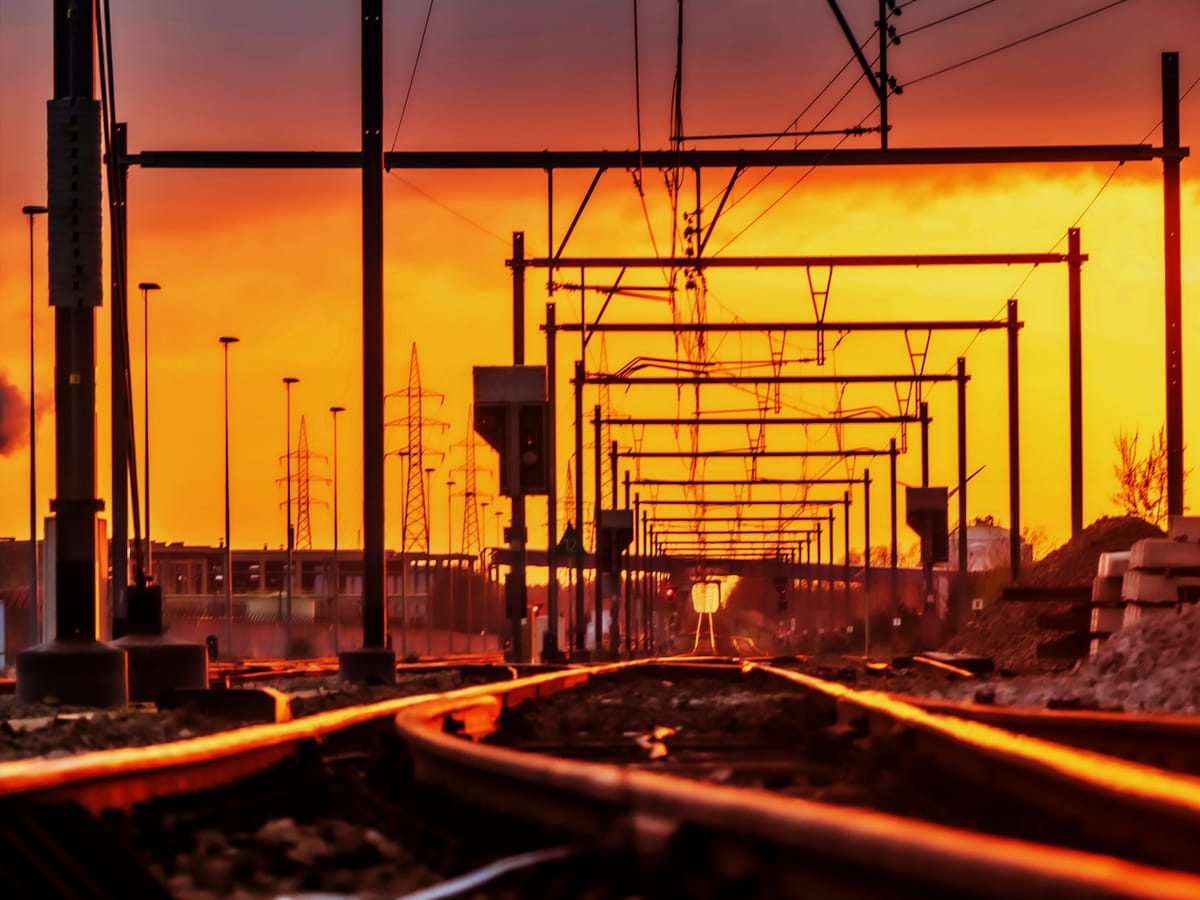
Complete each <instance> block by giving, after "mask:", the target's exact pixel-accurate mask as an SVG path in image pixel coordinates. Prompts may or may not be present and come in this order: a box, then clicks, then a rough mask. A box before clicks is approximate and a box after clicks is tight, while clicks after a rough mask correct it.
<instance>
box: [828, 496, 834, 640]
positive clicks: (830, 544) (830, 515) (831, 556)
mask: <svg viewBox="0 0 1200 900" xmlns="http://www.w3.org/2000/svg"><path fill="white" fill-rule="evenodd" d="M828 582H829V591H828V600H829V617H830V620H831V621H832V619H833V507H830V508H829V578H828Z"/></svg>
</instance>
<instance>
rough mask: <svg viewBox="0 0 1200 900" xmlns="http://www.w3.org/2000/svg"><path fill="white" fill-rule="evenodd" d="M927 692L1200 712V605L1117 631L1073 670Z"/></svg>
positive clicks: (1032, 703) (1007, 701)
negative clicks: (1092, 656)
mask: <svg viewBox="0 0 1200 900" xmlns="http://www.w3.org/2000/svg"><path fill="white" fill-rule="evenodd" d="M913 693H920V694H922V695H924V696H934V697H940V698H944V699H947V700H956V701H976V702H986V703H996V704H997V705H1001V706H1029V707H1058V708H1080V709H1100V710H1112V711H1124V712H1139V713H1177V714H1184V715H1200V604H1188V605H1185V606H1183V607H1182V608H1180V609H1179V610H1178V611H1176V610H1172V611H1170V612H1167V613H1163V614H1162V615H1161V616H1158V617H1152V618H1143V619H1141V620H1139V621H1137V622H1135V623H1134V624H1132V625H1129V626H1128V627H1126V628H1122V629H1120V630H1119V631H1116V632H1114V633H1113V634H1112V636H1111V637H1109V638H1108V640H1106V641H1105V642H1104V643H1103V644H1101V645H1100V649H1099V652H1098V653H1097V654H1096V656H1095V658H1094V659H1091V660H1086V661H1083V662H1079V663H1076V665H1075V668H1074V669H1072V670H1071V671H1069V672H1061V673H1057V674H1043V675H1023V676H1020V677H1017V678H1007V679H1005V678H999V679H989V680H988V681H987V682H986V683H980V682H979V681H974V680H973V681H959V682H947V683H943V684H941V685H936V686H933V687H931V688H929V689H921V688H920V687H919V688H918V689H917V690H914V691H913Z"/></svg>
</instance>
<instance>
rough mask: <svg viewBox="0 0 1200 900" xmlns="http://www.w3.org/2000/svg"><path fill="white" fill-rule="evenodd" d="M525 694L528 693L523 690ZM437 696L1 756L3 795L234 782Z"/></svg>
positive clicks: (584, 672) (150, 794) (135, 792)
mask: <svg viewBox="0 0 1200 900" xmlns="http://www.w3.org/2000/svg"><path fill="white" fill-rule="evenodd" d="M610 668H612V666H611V665H601V666H595V667H592V668H590V669H584V668H581V669H578V670H574V672H573V674H574V675H575V676H576V677H577V678H582V679H586V678H587V677H588V676H589V674H590V673H593V672H595V673H599V672H604V671H608V670H609V669H610ZM546 677H547V676H542V675H533V676H529V677H528V678H525V679H521V680H522V682H523V684H522V685H521V688H520V690H519V691H518V694H517V695H516V696H531V695H534V694H536V693H537V691H538V689H539V688H538V685H539V684H540V682H541V681H543V680H545V678H546ZM522 692H523V693H522ZM489 693H494V688H493V687H492V686H491V685H487V684H480V685H472V686H470V687H465V688H460V689H459V690H457V691H451V692H449V693H448V694H446V695H445V696H450V695H451V694H456V695H462V696H464V697H467V698H471V697H474V696H486V695H488V694H489ZM431 696H438V695H430V694H416V695H413V696H409V697H398V698H396V699H393V700H385V701H382V702H379V703H372V704H368V705H365V706H355V707H348V708H346V709H339V710H331V711H329V712H323V713H318V714H316V715H312V716H305V717H303V718H299V719H294V720H292V721H289V722H283V723H280V724H275V725H250V726H246V727H244V728H237V729H233V730H230V731H225V732H220V733H217V734H211V735H205V736H202V737H196V738H189V739H186V740H180V741H175V742H172V743H167V744H156V745H153V746H145V747H125V748H121V749H117V750H101V751H95V752H91V753H80V754H77V755H75V756H69V757H61V758H57V759H43V758H39V759H31V760H24V759H23V760H13V761H9V762H0V799H18V798H19V799H21V800H28V801H33V802H39V803H42V802H45V803H49V802H59V801H70V802H74V803H78V804H79V805H81V806H82V807H84V808H85V809H87V810H88V811H89V812H91V813H93V814H99V813H101V812H103V811H104V810H107V809H124V810H128V809H130V808H131V807H132V806H134V805H135V804H137V803H141V802H144V801H146V800H150V799H153V798H155V797H169V796H172V795H174V794H180V793H186V792H191V791H201V790H208V789H210V788H215V787H219V786H222V785H227V784H231V783H233V782H234V781H236V780H238V779H239V778H244V777H246V776H247V775H251V774H254V773H256V772H261V771H263V770H265V769H267V768H269V767H270V766H272V765H274V764H276V763H277V762H279V761H280V760H282V759H285V758H286V757H288V756H289V755H291V754H292V753H295V752H296V751H297V749H298V748H299V747H300V745H301V744H302V743H303V742H305V741H310V740H320V739H321V738H322V737H323V736H325V735H328V734H332V733H334V732H337V731H341V730H344V729H346V728H351V727H354V726H356V725H361V724H364V723H366V722H371V721H376V720H379V719H385V718H388V717H391V716H395V715H396V714H397V713H398V712H400V711H401V710H403V709H405V708H407V707H409V706H411V705H413V704H415V703H420V702H422V701H424V700H428V699H430V698H431Z"/></svg>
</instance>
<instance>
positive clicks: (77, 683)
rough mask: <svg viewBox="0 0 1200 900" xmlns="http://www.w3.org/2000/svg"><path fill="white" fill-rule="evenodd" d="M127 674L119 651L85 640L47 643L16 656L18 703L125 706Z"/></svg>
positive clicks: (73, 639) (85, 638) (81, 638)
mask: <svg viewBox="0 0 1200 900" xmlns="http://www.w3.org/2000/svg"><path fill="white" fill-rule="evenodd" d="M127 671H128V670H127V660H126V655H125V651H124V650H122V649H120V648H118V647H111V646H109V645H108V644H103V643H101V642H100V641H97V640H94V639H93V638H87V637H79V638H65V639H61V640H54V641H47V642H46V643H44V644H38V645H37V646H36V647H30V648H29V649H28V650H23V651H22V652H20V653H18V654H17V701H18V702H19V703H46V702H54V703H59V704H63V705H67V706H124V705H125V704H126V703H128V702H129V688H128V676H127Z"/></svg>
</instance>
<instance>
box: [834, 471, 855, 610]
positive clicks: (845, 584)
mask: <svg viewBox="0 0 1200 900" xmlns="http://www.w3.org/2000/svg"><path fill="white" fill-rule="evenodd" d="M842 520H843V521H842V545H843V553H844V554H845V555H844V556H843V557H842V593H843V595H844V596H845V600H846V615H847V616H849V615H852V614H853V612H854V603H853V601H852V600H851V598H850V492H849V491H843V492H842ZM829 561H830V562H833V552H832V551H830V553H829Z"/></svg>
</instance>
